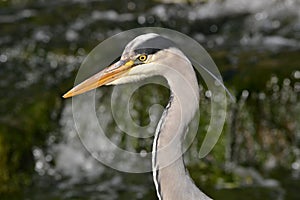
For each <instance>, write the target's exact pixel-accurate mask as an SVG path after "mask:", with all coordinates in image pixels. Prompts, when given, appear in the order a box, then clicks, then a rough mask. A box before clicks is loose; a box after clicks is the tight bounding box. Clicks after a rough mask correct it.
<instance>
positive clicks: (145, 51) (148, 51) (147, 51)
mask: <svg viewBox="0 0 300 200" xmlns="http://www.w3.org/2000/svg"><path fill="white" fill-rule="evenodd" d="M160 50H162V49H156V48H143V49H135V50H134V52H135V53H136V54H146V55H151V54H155V53H157V52H158V51H160Z"/></svg>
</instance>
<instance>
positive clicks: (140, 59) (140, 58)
mask: <svg viewBox="0 0 300 200" xmlns="http://www.w3.org/2000/svg"><path fill="white" fill-rule="evenodd" d="M138 59H139V61H141V62H145V61H146V60H147V55H145V54H143V55H140V56H139V57H138Z"/></svg>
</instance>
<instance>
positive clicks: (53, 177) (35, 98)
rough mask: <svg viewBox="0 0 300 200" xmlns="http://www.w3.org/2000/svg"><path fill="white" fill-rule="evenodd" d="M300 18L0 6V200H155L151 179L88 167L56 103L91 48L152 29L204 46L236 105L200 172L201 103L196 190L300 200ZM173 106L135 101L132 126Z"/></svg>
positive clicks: (149, 92)
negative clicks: (155, 108)
mask: <svg viewBox="0 0 300 200" xmlns="http://www.w3.org/2000/svg"><path fill="white" fill-rule="evenodd" d="M299 10H300V2H299V1H298V0H253V1H247V0H202V1H197V0H190V1H185V0H177V1H176V0H173V1H172V0H161V1H160V0H156V1H153V0H152V1H138V0H134V1H116V0H100V1H97V0H88V1H84V0H70V1H68V0H52V1H46V0H24V1H21V0H1V1H0V91H1V98H0V199H49V200H50V199H155V198H156V196H155V190H154V185H153V183H152V175H151V173H146V174H127V173H122V172H118V171H115V170H112V169H110V168H108V167H105V166H103V165H101V164H100V163H99V162H96V161H95V160H93V159H92V158H91V156H90V155H89V154H88V153H87V152H86V151H85V149H84V148H83V147H82V145H80V142H79V140H78V137H77V136H76V131H75V130H74V124H73V120H72V113H71V101H70V100H63V99H62V98H61V95H62V94H63V93H64V92H66V91H67V90H68V89H69V88H71V87H72V86H73V82H74V79H75V75H76V72H77V70H78V69H79V66H80V64H81V62H82V61H83V59H84V58H85V56H86V55H87V54H88V53H89V52H90V51H91V50H92V49H93V48H94V47H95V46H96V45H97V44H99V43H100V42H101V41H103V40H105V39H106V38H108V37H110V36H112V35H114V34H117V33H119V32H121V31H123V30H128V29H132V28H138V27H147V26H155V27H164V28H170V29H174V30H177V31H180V32H182V33H184V34H187V35H188V36H190V37H192V38H194V39H195V40H196V41H198V42H199V43H200V44H201V45H203V46H204V47H205V48H206V50H207V51H208V52H209V53H210V55H211V57H212V58H213V60H214V61H215V63H216V64H217V66H218V67H219V70H220V72H221V74H222V76H223V78H224V82H225V85H226V86H227V87H228V88H229V90H230V91H231V92H232V94H233V95H234V96H235V97H236V99H237V101H236V103H230V105H229V106H228V115H227V120H226V125H225V128H224V131H223V134H222V137H221V138H220V140H219V142H218V144H217V145H216V146H215V148H214V150H213V151H212V152H211V153H210V154H209V155H208V156H207V157H206V158H204V159H201V160H199V159H198V158H197V152H198V151H199V147H200V145H201V141H202V139H203V137H204V133H205V130H206V128H207V127H206V125H207V123H208V120H209V112H210V109H209V105H210V100H209V98H208V97H207V96H206V95H205V94H207V93H206V92H207V91H206V89H205V87H203V89H202V91H201V92H202V97H201V102H200V107H201V116H203V117H201V121H200V128H199V131H198V135H197V139H198V140H197V141H195V142H194V143H193V145H192V146H191V148H190V149H189V151H188V152H187V153H186V155H185V156H186V160H187V165H188V169H189V171H190V174H191V176H192V177H193V179H194V180H195V182H196V184H197V185H198V186H199V187H201V188H202V189H203V190H204V191H205V192H206V193H208V194H209V195H210V196H212V197H213V198H214V199H241V198H243V199H252V200H253V199H264V200H265V199H272V200H273V199H280V200H281V199H286V200H293V199H300V193H299V191H298V190H299V188H300V123H299V122H300V101H299V93H300V59H299V56H300V12H299ZM101 90H102V92H103V94H105V96H102V95H99V96H100V97H99V102H103V104H102V106H100V108H99V113H100V115H101V113H102V114H104V113H106V114H107V113H109V111H107V110H105V107H106V106H105V102H107V104H108V102H109V98H110V94H111V91H112V88H111V87H107V88H103V89H101ZM168 95H169V92H168V90H166V89H165V88H163V87H160V86H155V85H153V86H145V87H143V88H142V89H139V90H138V91H137V92H136V93H135V94H134V96H133V97H132V105H134V106H133V107H132V110H133V114H132V115H133V118H134V119H135V120H136V121H137V123H138V124H140V125H145V124H147V123H149V116H148V113H147V112H146V111H147V109H146V108H148V107H149V106H151V105H152V104H153V103H160V104H161V105H166V103H167V100H168ZM103 105H104V106H103ZM82 112H84V107H83V110H82ZM158 116H159V114H158ZM205 116H207V117H205ZM106 120H107V121H106V122H107V124H106V126H107V133H108V135H109V136H110V137H118V138H119V140H118V141H119V145H120V146H122V147H124V148H129V149H131V150H135V151H142V150H144V149H146V150H151V142H152V140H146V141H141V140H140V139H133V138H127V137H126V136H124V134H123V135H122V134H120V131H115V130H116V125H115V124H114V122H113V120H112V119H110V118H109V117H108V118H107V119H106ZM118 135H121V136H118Z"/></svg>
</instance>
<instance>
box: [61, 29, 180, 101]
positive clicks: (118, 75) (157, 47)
mask: <svg viewBox="0 0 300 200" xmlns="http://www.w3.org/2000/svg"><path fill="white" fill-rule="evenodd" d="M172 51H175V54H174V52H173V53H172ZM176 51H179V50H178V49H177V48H176V45H175V44H174V43H173V42H172V41H171V40H169V39H167V38H165V37H162V36H160V35H158V34H155V33H148V34H144V35H140V36H138V37H136V38H135V39H133V40H132V41H131V42H129V43H128V44H127V45H126V47H125V49H124V51H123V53H122V55H121V57H120V59H119V60H117V61H116V62H114V63H113V64H112V65H110V66H108V67H107V68H105V69H103V70H102V71H100V72H98V73H97V74H95V75H93V76H92V77H90V78H88V79H87V80H85V81H83V82H82V83H80V84H79V85H77V86H75V87H74V88H72V89H71V90H70V91H68V92H67V93H66V94H64V95H63V97H64V98H68V97H72V96H75V95H78V94H81V93H84V92H87V91H89V90H92V89H95V88H97V87H100V86H102V85H118V84H123V83H129V82H134V81H138V80H141V79H144V78H147V77H151V76H155V75H159V74H162V70H164V67H162V66H164V64H165V63H166V64H167V61H166V60H168V58H172V57H176V55H178V52H176ZM179 54H180V51H179ZM174 55H175V56H174ZM174 62H176V61H174Z"/></svg>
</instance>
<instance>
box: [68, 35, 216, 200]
mask: <svg viewBox="0 0 300 200" xmlns="http://www.w3.org/2000/svg"><path fill="white" fill-rule="evenodd" d="M157 75H158V76H163V77H164V78H165V79H166V80H167V83H168V85H169V87H170V90H171V97H170V100H169V103H168V105H167V107H166V108H165V110H164V112H163V114H162V117H161V119H160V121H159V124H158V126H157V129H156V132H155V137H154V142H153V147H152V170H153V179H154V184H155V188H156V192H157V196H158V199H159V200H162V199H163V200H208V199H211V198H210V197H208V196H207V195H206V194H204V193H203V192H201V191H200V190H199V189H198V188H197V187H196V185H195V184H194V182H193V181H192V179H191V178H190V176H189V175H188V172H187V170H186V168H185V166H184V161H183V157H182V140H183V137H184V135H185V133H186V129H187V126H188V124H189V123H190V121H191V120H192V118H193V116H194V115H195V112H196V111H197V110H198V106H199V86H198V82H197V78H196V75H195V72H194V69H193V66H192V64H191V62H190V61H189V59H188V58H187V57H186V56H185V55H184V54H183V53H182V51H180V50H179V48H177V47H176V45H175V43H173V42H172V41H171V40H170V39H167V38H165V37H163V36H160V35H158V34H155V33H148V34H144V35H140V36H138V37H136V38H135V39H133V40H132V41H131V42H129V43H128V44H127V46H126V47H125V49H124V51H123V53H122V56H121V58H120V60H118V61H116V62H115V63H113V64H112V65H110V66H109V67H107V68H106V69H104V70H102V71H101V72H99V73H97V74H95V75H94V76H92V77H90V78H89V79H87V80H85V81H84V82H82V83H80V84H79V85H77V86H75V87H74V88H73V89H71V90H70V91H68V92H67V93H66V94H65V95H64V96H63V97H64V98H68V97H72V96H74V95H78V94H81V93H83V92H86V91H89V90H92V89H95V88H97V87H100V86H102V85H118V84H123V83H129V82H135V81H138V80H142V79H144V78H147V77H152V76H157ZM166 147H167V148H166Z"/></svg>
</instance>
